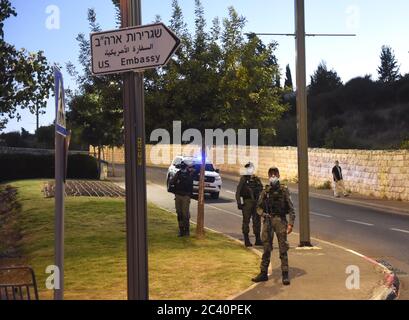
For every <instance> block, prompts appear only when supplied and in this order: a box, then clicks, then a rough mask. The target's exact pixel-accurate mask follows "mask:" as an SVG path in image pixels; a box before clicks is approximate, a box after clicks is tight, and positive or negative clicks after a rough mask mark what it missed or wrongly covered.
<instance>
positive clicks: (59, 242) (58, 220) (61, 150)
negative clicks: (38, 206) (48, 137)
mask: <svg viewBox="0 0 409 320" xmlns="http://www.w3.org/2000/svg"><path fill="white" fill-rule="evenodd" d="M54 77H55V105H56V108H55V111H56V117H55V118H56V120H55V158H54V159H55V160H54V161H55V186H54V201H55V226H54V260H55V261H54V264H55V266H57V267H58V270H57V271H55V273H54V300H63V299H64V193H65V184H64V183H65V164H66V160H65V148H66V143H65V139H66V138H65V135H66V134H67V130H66V124H65V101H64V98H65V97H64V87H63V79H62V74H61V72H60V70H58V69H57V68H56V69H54Z"/></svg>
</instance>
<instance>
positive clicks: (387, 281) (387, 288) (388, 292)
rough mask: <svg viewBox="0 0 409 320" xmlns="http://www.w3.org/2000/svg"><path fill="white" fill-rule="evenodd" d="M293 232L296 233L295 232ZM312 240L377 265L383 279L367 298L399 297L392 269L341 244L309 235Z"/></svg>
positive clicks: (393, 298)
mask: <svg viewBox="0 0 409 320" xmlns="http://www.w3.org/2000/svg"><path fill="white" fill-rule="evenodd" d="M294 234H298V233H295V232H294ZM311 239H312V240H315V241H318V242H322V243H325V244H327V245H331V246H333V247H336V248H338V249H342V250H344V251H346V252H349V253H352V254H354V255H356V256H358V257H361V258H362V259H365V260H366V261H367V262H369V263H371V264H373V265H374V266H377V267H378V268H380V269H381V270H382V272H383V274H384V280H383V284H382V285H381V286H379V287H378V288H376V289H374V292H373V294H372V297H371V298H370V299H369V300H395V299H397V298H398V297H399V285H400V282H399V278H398V277H397V275H396V274H395V272H393V271H392V270H390V269H389V268H388V267H386V266H384V265H383V264H381V263H380V262H378V261H376V260H374V259H372V258H370V257H367V256H365V255H363V254H362V253H359V252H356V251H354V250H351V249H348V248H345V247H343V246H340V245H337V244H335V243H332V242H328V241H325V240H321V239H317V238H313V237H311Z"/></svg>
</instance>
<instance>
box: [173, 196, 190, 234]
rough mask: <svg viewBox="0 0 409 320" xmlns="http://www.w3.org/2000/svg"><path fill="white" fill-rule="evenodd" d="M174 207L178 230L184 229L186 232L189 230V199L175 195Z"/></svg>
mask: <svg viewBox="0 0 409 320" xmlns="http://www.w3.org/2000/svg"><path fill="white" fill-rule="evenodd" d="M175 207H176V213H177V215H178V223H179V228H181V229H186V230H187V229H189V223H190V222H189V220H190V212H189V207H190V197H189V196H181V195H178V194H176V195H175Z"/></svg>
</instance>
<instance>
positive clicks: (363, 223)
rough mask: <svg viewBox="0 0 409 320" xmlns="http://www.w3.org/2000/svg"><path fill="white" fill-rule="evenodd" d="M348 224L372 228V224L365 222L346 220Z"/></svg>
mask: <svg viewBox="0 0 409 320" xmlns="http://www.w3.org/2000/svg"><path fill="white" fill-rule="evenodd" d="M346 221H348V222H352V223H356V224H362V225H364V226H370V227H373V224H372V223H367V222H362V221H357V220H346Z"/></svg>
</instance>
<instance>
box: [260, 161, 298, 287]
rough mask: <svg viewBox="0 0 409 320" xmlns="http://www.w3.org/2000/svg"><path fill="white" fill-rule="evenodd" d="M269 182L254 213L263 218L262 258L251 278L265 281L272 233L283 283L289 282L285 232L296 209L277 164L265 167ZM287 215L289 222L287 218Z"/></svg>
mask: <svg viewBox="0 0 409 320" xmlns="http://www.w3.org/2000/svg"><path fill="white" fill-rule="evenodd" d="M268 177H269V184H268V185H267V186H266V187H265V189H264V190H263V192H262V193H261V195H260V198H259V201H258V203H257V213H258V214H259V215H260V216H261V217H263V218H264V221H263V232H262V240H263V247H264V252H263V257H262V260H261V265H260V273H259V274H258V275H257V276H256V277H255V278H253V279H252V281H254V282H261V281H267V280H268V266H269V265H270V260H271V252H272V251H273V238H274V234H276V236H277V240H278V248H279V252H280V259H281V271H282V282H283V284H284V285H289V284H290V278H289V274H288V271H289V267H288V253H287V252H288V249H289V244H288V241H287V235H288V234H290V233H291V232H292V231H293V227H294V221H295V210H294V205H293V202H292V200H291V196H290V191H289V190H288V187H287V186H286V185H284V184H281V183H280V171H279V170H278V168H276V167H272V168H270V169H269V170H268ZM287 214H288V215H289V221H288V220H287Z"/></svg>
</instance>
